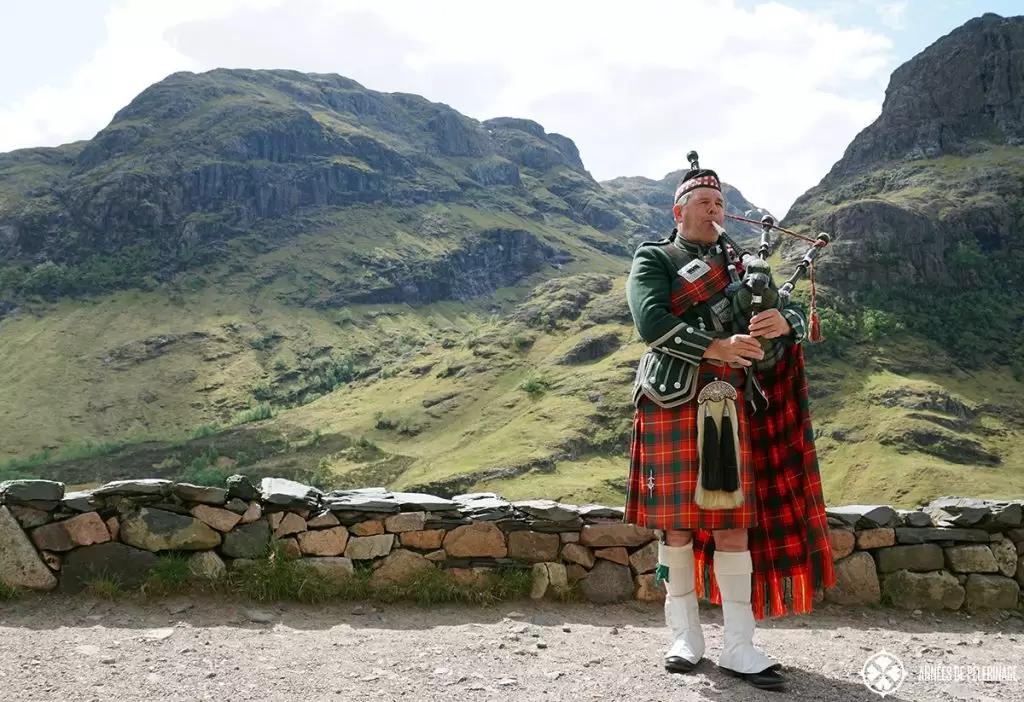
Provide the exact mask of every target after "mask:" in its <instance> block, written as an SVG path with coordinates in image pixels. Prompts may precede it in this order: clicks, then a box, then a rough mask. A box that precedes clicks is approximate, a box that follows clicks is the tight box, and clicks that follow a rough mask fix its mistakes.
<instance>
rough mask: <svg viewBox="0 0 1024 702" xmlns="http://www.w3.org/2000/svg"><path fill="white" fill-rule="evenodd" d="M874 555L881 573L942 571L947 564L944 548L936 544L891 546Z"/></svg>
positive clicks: (879, 550) (875, 552)
mask: <svg viewBox="0 0 1024 702" xmlns="http://www.w3.org/2000/svg"><path fill="white" fill-rule="evenodd" d="M872 553H873V554H874V556H875V562H876V563H877V564H878V572H879V573H892V572H894V571H897V570H910V571H915V572H926V571H930V570H942V569H943V568H944V567H945V563H946V562H945V558H944V557H943V555H942V548H941V547H940V546H938V545H936V544H914V545H909V546H889V547H888V548H881V549H878V550H877V551H873V552H872Z"/></svg>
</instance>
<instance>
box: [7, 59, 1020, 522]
mask: <svg viewBox="0 0 1024 702" xmlns="http://www.w3.org/2000/svg"><path fill="white" fill-rule="evenodd" d="M991 154H993V155H990V156H986V155H984V154H982V155H979V156H976V157H971V158H976V159H977V158H981V159H983V158H1003V156H998V155H996V154H997V152H995V151H992V152H991ZM1004 155H1005V156H1006V158H1008V159H1009V160H1010V162H1012V163H1016V160H1015V159H1016V158H1017V154H1016V153H1014V152H1006V154H1004ZM945 167H946V162H945V161H943V160H942V159H936V160H934V161H923V162H915V163H913V164H910V165H908V166H906V168H907V169H909V170H907V171H906V178H904V180H903V181H900V182H904V183H905V184H904V185H903V186H901V187H899V188H893V187H892V185H891V183H892V180H891V178H889V179H886V178H882V179H881V181H882V182H883V185H881V186H879V187H876V188H875V189H874V190H870V189H869V187H868V185H857V183H856V182H854V184H853V185H850V186H848V187H850V188H853V190H851V191H849V192H846V191H842V190H828V189H826V190H823V191H822V192H821V193H820V197H819V196H818V195H815V197H818V199H816V200H814V199H807V200H805V201H803V202H802V203H799V206H798V207H795V208H794V212H796V213H797V215H798V216H799V217H800V218H801V221H799V222H798V224H799V225H800V226H803V227H804V228H805V229H807V230H808V231H810V230H811V229H813V228H815V227H818V226H819V225H820V226H821V227H822V228H824V229H826V230H828V231H834V230H835V228H839V229H842V226H843V223H842V221H841V220H837V219H835V217H836V216H837V214H841V212H842V211H843V208H844V207H850V206H853V205H855V204H856V203H857V202H860V201H862V200H865V199H871V200H873V201H874V200H882V201H888V202H890V203H891V202H896V204H898V205H899V206H900V207H903V208H907V211H910V212H917V213H919V214H920V216H921V217H925V218H931V217H934V216H939V217H941V209H940V212H939V214H938V215H935V213H934V212H933V211H932V210H931V209H928V208H931V207H934V206H935V203H936V202H938V200H936V199H935V198H930V197H929V195H928V193H929V192H930V189H931V188H935V187H939V186H941V187H946V185H947V184H946V183H945V182H944V181H941V177H942V176H941V174H942V172H943V168H945ZM958 169H959V170H963V168H962V167H961V166H958ZM990 170H991V169H989V168H988V165H986V166H984V167H982V168H980V169H979V173H988V172H990ZM864 177H865V178H866V180H865V181H864V183H867V184H870V183H873V182H875V181H872V180H871V176H870V175H868V176H864ZM671 180H673V178H672V176H671V175H670V176H668V177H667V178H666V179H665V180H664V181H647V180H644V179H635V178H633V179H617V180H616V181H611V182H609V183H597V182H596V181H594V180H593V178H592V177H591V176H590V175H589V173H588V172H587V171H586V169H585V168H584V166H583V163H582V160H581V158H580V155H579V153H578V152H577V151H576V148H575V146H574V145H573V144H572V142H571V141H570V140H569V139H567V138H565V137H562V136H560V135H555V134H548V133H546V132H545V131H544V130H543V128H542V127H541V126H540V125H537V124H535V123H532V122H529V121H526V120H516V119H510V118H503V119H498V120H489V121H487V122H482V123H481V122H476V121H475V120H471V119H469V118H466V117H464V116H462V115H459V114H458V113H456V112H455V111H454V110H452V109H450V108H448V107H446V106H443V105H437V104H434V103H429V102H428V101H426V100H424V99H423V98H419V97H416V96H407V95H393V94H384V93H377V92H374V91H370V90H367V89H365V88H363V87H361V86H358V85H357V84H355V83H353V82H351V81H348V80H346V79H344V78H340V77H338V76H315V75H313V76H310V75H303V74H297V73H292V72H284V71H269V72H265V71H223V70H219V71H213V72H210V73H207V74H201V75H192V74H176V75H174V76H171V77H169V78H168V79H167V80H165V81H163V82H161V83H159V84H157V85H155V86H152V87H151V88H149V89H148V90H147V91H144V92H143V93H142V94H141V95H140V96H139V97H138V98H137V99H136V100H135V101H133V102H132V103H131V104H130V105H128V106H126V107H125V109H124V110H122V111H121V112H120V113H118V115H116V116H115V118H114V120H113V121H112V122H111V124H110V125H109V126H108V127H107V128H106V129H104V130H103V131H101V132H100V133H99V134H98V135H97V136H96V137H95V138H94V139H93V140H91V141H90V142H88V143H78V144H73V145H68V146H64V147H61V148H58V149H32V150H25V151H19V152H13V153H10V154H2V155H0V356H2V358H3V360H4V362H3V364H0V387H2V388H4V392H3V394H2V395H0V426H2V427H3V441H2V442H0V478H2V477H15V476H19V475H26V476H29V475H39V476H46V477H54V478H57V479H61V480H65V481H66V482H68V483H69V484H70V485H91V484H95V483H97V482H103V481H106V480H110V479H117V478H124V477H131V476H136V477H138V476H144V477H173V478H179V479H187V480H192V481H195V482H216V481H218V480H222V479H223V478H224V477H225V476H227V475H230V474H231V473H233V472H246V473H249V474H251V475H254V476H259V475H269V474H273V475H284V476H292V477H296V478H298V479H302V480H308V481H311V482H314V483H316V484H318V485H321V486H323V487H354V486H368V485H388V486H390V487H392V488H395V489H406V490H425V491H431V492H436V493H440V494H456V493H459V492H469V491H480V490H493V491H497V492H500V493H502V494H504V495H506V496H507V497H510V498H527V497H547V498H555V499H563V500H568V501H574V502H590V501H596V502H603V503H606V504H618V503H619V502H621V500H622V495H623V489H624V481H625V476H626V473H627V457H626V454H625V449H626V446H627V442H628V438H629V432H630V425H631V407H630V390H631V384H632V380H633V375H634V370H635V364H636V361H637V359H638V358H639V357H640V354H641V353H642V351H643V346H642V344H641V343H640V342H639V339H638V338H637V335H636V333H635V331H634V329H633V327H632V323H631V320H630V317H629V313H628V309H627V307H626V304H625V296H624V288H623V286H624V282H625V274H626V272H627V271H628V268H629V252H630V251H631V248H632V246H633V245H634V244H635V243H636V242H637V241H639V240H640V239H643V238H651V237H659V236H662V235H663V234H664V233H665V232H664V230H663V229H662V225H663V221H662V220H661V219H660V217H661V215H660V214H659V213H658V207H659V206H663V207H664V209H666V210H667V207H668V203H669V201H670V194H668V195H666V196H665V198H666V199H665V200H664V203H663V205H658V202H659V198H660V195H659V193H661V192H662V191H664V190H666V189H667V190H668V192H669V193H670V192H671V185H672V184H671V183H670V182H669V181H671ZM844 182H846V181H844ZM965 187H970V186H965ZM914 197H918V198H920V201H917V200H913V198H914ZM924 202H927V203H928V205H927V207H926V206H925V205H924V204H922V203H924ZM851 203H852V204H851ZM729 206H730V210H731V211H733V212H744V213H748V214H752V215H753V216H754V218H758V217H759V216H760V215H759V213H758V212H757V211H756V208H754V206H753V205H751V204H750V203H748V202H746V200H744V199H742V196H741V195H740V194H739V193H738V191H736V190H735V189H734V188H730V189H729ZM801 208H803V209H801ZM959 211H961V210H960V209H958V208H957V207H953V208H952V209H950V212H951V213H953V214H951V215H950V217H952V219H951V220H950V221H955V220H956V217H957V216H958V215H956V214H955V213H956V212H959ZM830 217H831V218H832V219H829V218H830ZM829 225H834V226H832V227H830V226H829ZM794 226H796V225H794ZM1014 226H1016V225H1014ZM736 230H737V231H738V232H740V233H741V235H742V234H744V233H745V235H746V236H745V237H742V238H746V237H749V235H750V230H749V229H747V230H743V229H740V228H736ZM1019 231H1022V230H1021V229H1013V230H1011V233H1010V234H1009V235H1008V236H1011V237H1012V236H1016V233H1015V232H1019ZM840 241H842V240H840ZM844 246H846V244H845V243H840V242H837V245H835V246H834V247H830V253H829V256H827V257H826V259H825V260H824V261H823V262H822V263H821V266H820V267H819V276H820V278H821V280H820V284H821V290H820V291H819V292H820V294H821V296H822V298H823V301H822V303H821V304H822V305H823V306H824V309H823V311H822V319H823V324H824V328H825V334H826V342H825V343H824V344H821V345H818V346H814V347H809V348H808V349H807V353H808V359H809V368H810V374H811V385H812V395H813V404H812V409H813V411H814V413H815V423H816V427H817V429H818V432H819V435H820V436H819V444H818V446H819V451H820V453H821V458H822V470H823V478H824V481H825V491H826V498H827V499H828V500H829V502H833V503H835V502H888V503H892V504H898V505H911V504H913V503H915V502H916V501H917V500H919V499H923V498H929V497H933V496H936V495H942V494H949V493H958V494H971V495H978V496H991V497H1007V496H1016V495H1020V494H1022V493H1024V469H1022V466H1024V450H1022V449H1021V448H1020V446H1022V445H1024V443H1022V441H1021V439H1022V438H1024V404H1022V403H1021V401H1020V399H1019V398H1020V397H1021V390H1022V389H1024V388H1022V383H1021V380H1022V379H1021V378H1019V377H1018V378H1017V379H1016V380H1013V379H1012V378H1011V377H1010V374H1009V372H1008V368H1009V366H1010V365H1012V361H1011V360H1010V357H1009V356H1006V355H1003V356H1000V355H999V353H998V352H995V351H996V350H994V348H988V349H987V350H985V351H983V352H982V351H979V352H978V353H977V354H976V355H975V356H973V357H970V358H967V357H966V355H965V354H964V353H962V348H961V347H958V346H957V345H956V344H954V343H951V342H950V340H949V332H948V330H943V329H936V328H933V327H931V326H930V322H929V321H928V320H930V319H932V318H931V317H928V316H927V315H925V313H924V312H921V311H920V310H918V311H916V312H914V311H913V310H909V312H913V313H908V309H907V308H906V307H903V308H899V307H898V306H895V307H894V306H888V307H887V306H886V304H885V302H886V300H885V299H880V298H878V296H877V295H876V296H875V297H872V298H869V299H868V304H865V303H864V301H863V300H858V299H857V297H856V296H853V297H851V296H850V294H849V292H850V290H849V288H850V286H851V285H853V286H858V285H861V284H860V283H858V282H857V281H858V280H859V276H861V275H868V276H871V275H874V273H873V272H872V269H866V270H867V272H866V273H865V272H864V271H862V270H860V269H858V268H856V266H855V265H853V264H851V263H850V259H849V258H847V257H846V256H845V254H844ZM802 248H803V247H802V245H798V246H795V247H792V248H790V247H787V249H786V253H785V259H786V260H785V261H784V260H783V259H780V258H776V259H775V260H776V263H777V265H778V266H779V268H780V275H781V276H782V277H785V276H786V275H787V274H788V272H789V270H790V266H791V265H792V263H793V260H794V258H793V257H794V255H796V257H797V258H798V257H799V254H802ZM954 248H955V247H954ZM968 253H969V252H968ZM939 256H940V257H944V256H946V254H945V253H943V252H940V253H939ZM875 263H876V264H877V265H878V266H882V267H884V266H885V265H886V264H885V261H884V260H882V259H876V260H875ZM830 269H831V270H832V271H834V272H836V273H837V274H836V275H833V276H831V277H830V276H829V275H828V274H827V271H828V270H830ZM976 271H977V275H978V276H979V277H978V279H977V280H978V282H979V286H981V289H982V290H983V291H988V292H987V293H985V294H993V295H995V294H997V293H998V290H999V289H1000V288H999V286H998V285H995V284H994V282H993V281H992V280H991V279H989V278H985V277H984V276H985V275H986V270H985V267H984V266H977V267H976ZM847 274H849V275H847ZM851 281H852V282H851ZM867 287H869V286H861V287H859V288H857V289H867ZM1000 294H1001V293H1000ZM798 297H799V298H800V299H801V300H802V301H804V302H806V301H807V285H806V282H804V283H801V285H800V286H799V292H798ZM985 314H989V315H992V316H993V318H994V319H997V320H999V323H1000V324H1003V323H1005V324H1012V321H1011V320H1012V318H1011V317H1009V316H1007V315H1006V314H1004V312H1003V311H1002V310H1000V309H995V308H990V309H988V310H986V311H985ZM916 320H925V323H924V324H923V325H922V324H920V323H918V321H916ZM978 333H979V334H981V332H978ZM994 333H995V332H993V334H994ZM956 338H957V339H961V338H962V336H961V335H956ZM982 338H988V337H985V336H984V335H982ZM1000 348H1003V347H1002V346H1000ZM990 351H991V352H990ZM1004 351H1005V349H1004ZM1006 353H1009V351H1007V352H1006ZM921 359H927V360H928V364H927V366H921V365H919V364H918V362H919V361H920V360H921Z"/></svg>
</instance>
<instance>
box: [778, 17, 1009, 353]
mask: <svg viewBox="0 0 1024 702" xmlns="http://www.w3.org/2000/svg"><path fill="white" fill-rule="evenodd" d="M1022 203H1024V16H1021V17H1011V18H1003V17H1000V16H998V15H994V14H991V13H990V14H985V15H983V16H981V17H978V18H976V19H973V20H971V21H970V22H967V23H966V24H964V25H963V26H961V27H959V28H957V29H956V30H954V31H953V32H951V33H950V34H948V35H947V36H944V37H942V38H940V39H939V40H938V41H936V42H934V43H933V44H932V45H930V46H929V47H927V48H926V49H925V50H923V51H922V52H921V53H920V54H918V55H917V56H915V57H914V58H912V59H911V60H910V61H908V62H907V63H905V64H904V65H902V66H900V67H899V68H898V69H897V70H896V71H894V72H893V74H892V78H891V80H890V83H889V86H888V88H887V89H886V93H885V101H884V104H883V106H882V111H881V114H880V115H879V117H878V118H877V119H876V120H875V121H874V122H873V123H872V124H870V125H868V126H867V127H866V128H865V129H864V130H862V131H861V132H860V134H858V135H857V137H856V138H855V139H854V140H853V141H852V142H851V144H850V145H849V147H847V149H846V151H845V153H844V155H843V158H842V159H840V160H839V161H838V162H837V163H836V164H835V165H834V166H833V167H832V169H831V170H830V171H829V173H828V174H827V175H826V176H825V177H824V178H823V179H822V181H821V182H820V183H819V184H818V185H817V186H816V187H814V188H812V189H810V190H809V191H808V192H807V193H805V194H804V195H803V196H801V197H800V198H799V199H798V200H797V201H796V202H795V203H794V205H793V206H792V208H791V209H790V211H789V213H788V214H787V218H786V222H784V223H783V224H784V225H791V226H797V225H804V226H806V227H807V228H808V229H809V230H811V231H828V232H831V233H832V234H833V236H834V243H833V244H832V245H831V246H830V247H829V251H828V252H827V253H826V254H825V255H824V256H823V259H824V261H823V263H822V265H821V266H820V267H819V278H818V280H819V281H820V282H821V283H822V284H823V285H824V286H826V287H827V288H829V289H830V290H831V292H832V293H835V294H836V295H837V299H836V300H835V301H834V302H835V304H836V305H837V306H840V307H841V306H842V303H841V300H845V301H846V303H847V304H846V307H845V309H847V311H849V308H850V307H851V306H867V307H873V308H878V309H879V310H881V311H884V312H885V313H887V314H891V315H894V316H895V317H896V318H897V319H898V320H899V321H901V322H902V323H904V324H906V325H907V326H908V327H909V328H911V329H913V330H914V331H917V332H920V333H922V334H924V335H925V336H928V337H930V338H932V339H934V340H936V341H937V342H939V343H941V344H943V345H944V346H946V348H947V349H948V350H950V351H951V352H952V353H953V354H954V355H955V356H957V357H958V362H960V363H962V364H964V365H967V366H972V365H976V364H977V363H979V362H994V363H996V364H999V365H1004V366H1012V365H1016V366H1017V367H1018V369H1019V370H1018V373H1024V353H1022V352H1021V351H1020V349H1021V348H1022V342H1024V325H1022V324H1021V321H1022V319H1024V317H1022V315H1024V306H1022V304H1021V301H1020V300H1019V299H1018V296H1017V295H1016V294H1014V292H1013V291H1015V290H1016V289H1019V288H1020V286H1021V285H1022V284H1024V274H1022V271H1024V206H1022ZM800 248H801V247H800V246H794V247H790V253H789V255H790V257H795V256H797V255H798V254H799V251H798V249H800ZM936 300H941V303H940V304H936V302H935V301H936Z"/></svg>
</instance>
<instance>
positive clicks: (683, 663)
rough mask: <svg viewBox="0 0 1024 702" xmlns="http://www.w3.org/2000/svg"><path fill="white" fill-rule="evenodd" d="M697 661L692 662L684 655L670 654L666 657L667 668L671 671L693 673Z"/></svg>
mask: <svg viewBox="0 0 1024 702" xmlns="http://www.w3.org/2000/svg"><path fill="white" fill-rule="evenodd" d="M699 662H700V661H697V663H699ZM697 663H691V662H690V661H688V660H686V659H685V658H683V657H682V656H669V657H668V658H666V659H665V670H667V671H668V672H670V673H692V672H693V671H694V669H695V668H696V667H697Z"/></svg>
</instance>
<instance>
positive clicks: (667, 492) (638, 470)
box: [624, 363, 757, 531]
mask: <svg viewBox="0 0 1024 702" xmlns="http://www.w3.org/2000/svg"><path fill="white" fill-rule="evenodd" d="M716 378H717V379H719V380H724V381H725V382H727V383H731V384H732V385H733V387H737V394H738V398H737V403H738V404H742V403H743V382H744V379H745V374H744V372H743V371H742V370H740V369H737V368H730V367H729V366H714V365H712V364H710V363H702V364H701V371H700V380H699V388H703V387H704V386H705V385H707V384H708V383H709V382H711V381H712V380H715V379H716ZM699 388H698V392H699V391H700V390H699ZM739 436H740V455H739V456H738V458H739V465H740V487H741V489H742V491H743V504H742V505H740V506H739V507H737V508H735V509H716V510H707V509H702V508H701V507H700V506H698V505H697V503H696V502H695V501H694V493H695V491H696V489H697V474H698V472H697V469H698V463H699V462H698V458H697V401H696V400H693V401H692V402H687V403H686V404H684V405H680V406H679V407H673V408H670V409H666V408H664V407H659V406H658V405H656V404H654V403H653V402H651V401H650V400H648V399H647V398H642V399H641V400H640V406H639V408H638V409H637V411H636V414H635V415H634V418H633V445H632V449H631V455H632V461H631V465H630V471H629V480H628V482H627V485H626V507H625V515H624V516H625V520H626V521H627V522H628V523H630V524H638V525H642V526H645V527H647V528H648V529H661V530H669V529H672V530H682V531H692V530H697V529H708V530H711V529H747V528H750V527H753V526H755V524H756V523H757V512H756V509H755V504H756V503H755V501H754V479H753V473H752V471H751V461H752V456H751V452H750V431H749V423H748V421H747V418H746V413H745V412H742V411H741V412H740V415H739ZM651 478H653V489H652V486H651V484H650V483H649V482H648V480H649V479H651Z"/></svg>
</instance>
